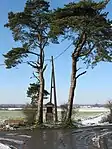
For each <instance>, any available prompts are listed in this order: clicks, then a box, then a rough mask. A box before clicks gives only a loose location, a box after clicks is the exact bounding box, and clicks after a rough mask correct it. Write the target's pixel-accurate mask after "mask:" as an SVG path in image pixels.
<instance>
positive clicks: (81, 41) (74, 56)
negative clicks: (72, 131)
mask: <svg viewBox="0 0 112 149" xmlns="http://www.w3.org/2000/svg"><path fill="white" fill-rule="evenodd" d="M85 42H86V34H85V31H84V32H82V34H81V36H80V38H79V43H78V44H77V46H76V48H75V49H74V52H73V53H72V74H71V84H70V90H69V98H68V110H67V117H66V124H67V125H69V124H71V122H72V121H71V117H72V109H73V100H74V92H75V89H76V81H77V62H78V58H79V57H80V52H81V50H82V48H83V46H84V44H85ZM82 74H83V73H82Z"/></svg>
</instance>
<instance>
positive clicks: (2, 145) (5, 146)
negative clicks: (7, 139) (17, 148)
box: [0, 143, 11, 149]
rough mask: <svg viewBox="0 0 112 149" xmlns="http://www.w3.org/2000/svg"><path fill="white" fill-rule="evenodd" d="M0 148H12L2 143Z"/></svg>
mask: <svg viewBox="0 0 112 149" xmlns="http://www.w3.org/2000/svg"><path fill="white" fill-rule="evenodd" d="M0 149H11V148H10V147H9V146H7V145H4V144H2V143H0Z"/></svg>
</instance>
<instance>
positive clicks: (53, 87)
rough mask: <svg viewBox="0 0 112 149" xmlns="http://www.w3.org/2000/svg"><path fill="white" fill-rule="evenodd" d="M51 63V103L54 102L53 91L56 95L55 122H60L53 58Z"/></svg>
mask: <svg viewBox="0 0 112 149" xmlns="http://www.w3.org/2000/svg"><path fill="white" fill-rule="evenodd" d="M51 63H52V73H51V92H50V102H52V89H53V91H54V92H53V93H54V109H55V122H57V121H58V115H57V99H56V84H55V72H54V62H53V56H51Z"/></svg>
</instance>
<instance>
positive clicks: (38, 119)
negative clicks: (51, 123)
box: [37, 71, 44, 124]
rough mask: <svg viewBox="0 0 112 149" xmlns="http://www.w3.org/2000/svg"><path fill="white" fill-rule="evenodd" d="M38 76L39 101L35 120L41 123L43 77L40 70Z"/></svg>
mask: <svg viewBox="0 0 112 149" xmlns="http://www.w3.org/2000/svg"><path fill="white" fill-rule="evenodd" d="M39 77H40V91H39V101H38V113H37V114H38V118H37V122H38V124H42V123H43V93H44V77H43V72H42V71H40V73H39Z"/></svg>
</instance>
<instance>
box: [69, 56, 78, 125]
mask: <svg viewBox="0 0 112 149" xmlns="http://www.w3.org/2000/svg"><path fill="white" fill-rule="evenodd" d="M76 71H77V60H76V59H75V58H74V57H73V56H72V74H71V85H70V90H69V99H68V110H67V117H66V122H67V123H68V124H70V123H71V117H72V108H73V99H74V92H75V88H76Z"/></svg>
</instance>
